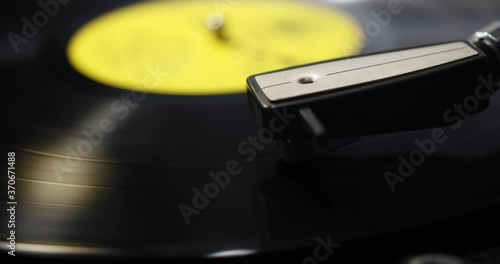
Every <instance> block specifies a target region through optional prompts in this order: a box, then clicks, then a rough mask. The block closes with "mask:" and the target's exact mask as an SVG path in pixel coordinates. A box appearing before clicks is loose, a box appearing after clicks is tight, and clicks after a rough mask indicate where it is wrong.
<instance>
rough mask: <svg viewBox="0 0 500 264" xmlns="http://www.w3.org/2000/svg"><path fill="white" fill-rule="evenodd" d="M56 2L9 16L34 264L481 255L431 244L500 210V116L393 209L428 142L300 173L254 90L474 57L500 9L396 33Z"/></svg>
mask: <svg viewBox="0 0 500 264" xmlns="http://www.w3.org/2000/svg"><path fill="white" fill-rule="evenodd" d="M48 2H50V3H53V5H52V6H51V7H47V8H52V9H45V7H42V6H40V5H36V4H32V3H27V2H26V3H25V1H22V2H19V5H14V4H9V5H11V6H9V8H10V9H11V10H12V12H11V15H12V16H10V17H8V18H7V17H4V16H3V15H2V20H3V21H8V22H7V23H10V24H9V25H8V26H6V28H5V29H4V30H5V32H6V33H5V35H6V36H8V34H9V33H14V34H16V35H17V36H19V37H21V38H23V39H26V40H27V42H26V43H25V42H24V41H22V40H20V39H14V40H13V39H12V36H13V35H10V36H11V37H10V38H9V37H7V38H4V39H3V40H2V42H1V45H2V52H1V53H0V58H2V62H1V63H0V75H1V76H2V80H3V82H4V90H3V91H4V95H5V96H4V103H3V104H2V106H1V107H2V113H3V118H4V120H7V122H6V126H5V128H4V134H5V135H4V138H3V140H2V147H1V149H2V151H3V152H2V153H4V154H5V157H6V160H5V164H6V166H7V155H8V153H10V152H15V167H16V180H15V199H10V196H9V195H8V193H7V192H5V191H2V192H1V193H0V197H1V200H2V202H3V203H4V204H6V202H9V201H13V200H15V201H16V202H17V204H16V205H15V206H16V217H15V219H16V222H15V224H16V225H15V226H16V227H15V231H16V250H17V251H16V253H17V255H18V256H21V257H23V256H24V257H33V258H39V257H48V258H50V259H61V258H62V259H63V260H68V259H71V260H75V259H79V258H82V257H89V258H92V259H93V258H96V259H100V260H103V259H105V260H109V261H116V260H118V259H122V258H129V257H131V258H146V259H151V260H165V259H179V258H180V259H182V260H187V259H189V260H197V261H203V260H207V259H214V258H215V259H218V258H221V257H225V258H227V259H226V260H228V261H241V260H242V258H243V257H245V258H246V259H245V260H248V261H257V259H259V257H264V258H270V257H277V258H280V259H284V260H290V261H295V262H302V261H304V260H305V259H306V258H308V257H310V256H313V254H314V253H313V252H314V249H315V248H316V247H317V245H318V243H319V242H318V241H319V240H321V239H322V241H323V240H324V241H327V240H328V241H333V242H334V243H335V245H336V246H337V247H336V248H335V253H333V254H331V255H332V258H331V259H329V260H333V259H339V260H341V261H346V262H349V261H352V260H353V259H354V260H372V257H373V258H375V256H373V255H369V254H355V253H354V252H356V251H357V250H361V251H363V252H368V253H373V254H375V253H374V252H382V253H381V255H384V256H385V257H380V258H381V259H383V260H387V261H394V262H395V261H398V260H399V259H400V258H401V257H403V256H405V255H406V254H407V252H409V251H412V250H413V251H418V250H421V249H428V248H430V249H432V248H433V247H435V246H436V245H439V243H450V245H451V244H453V245H456V244H459V243H461V242H463V240H464V239H467V238H469V239H472V238H473V237H474V235H476V234H475V233H473V232H472V231H467V232H466V231H464V233H463V237H462V238H461V239H457V238H456V237H450V236H448V235H449V234H448V233H446V232H448V230H452V231H456V230H457V229H458V228H459V227H457V226H460V224H455V225H447V228H448V229H446V231H442V232H443V233H442V234H440V235H439V236H437V237H436V239H435V242H434V243H427V242H422V241H424V238H422V237H425V236H427V235H430V233H432V232H437V231H436V230H444V229H442V226H439V224H440V223H443V222H444V221H451V220H453V219H457V218H458V217H463V216H464V215H468V214H470V213H473V212H478V211H479V210H480V209H484V208H495V207H494V206H496V205H497V202H498V199H499V198H500V197H499V192H498V188H496V186H498V184H499V179H498V177H497V176H496V175H497V172H498V170H499V169H500V168H498V164H497V162H496V157H498V146H499V144H500V141H499V140H498V137H497V136H496V135H497V134H498V133H497V132H498V127H497V126H496V125H495V123H497V122H498V121H496V119H497V118H496V115H497V112H498V111H497V108H498V105H499V102H498V100H497V99H498V98H493V99H492V102H491V103H492V106H491V107H490V108H489V109H488V110H487V111H485V112H484V113H482V114H480V115H478V116H477V117H474V118H471V120H467V121H464V127H463V128H462V129H460V131H458V132H456V133H455V134H450V138H451V140H450V141H449V142H447V144H446V145H444V146H440V148H439V149H437V150H436V152H437V154H436V155H433V156H432V157H430V158H429V161H428V162H426V163H425V164H424V165H423V166H421V167H418V168H417V169H416V171H415V173H414V174H412V176H411V177H409V178H408V179H407V181H405V182H404V183H402V184H401V185H398V189H397V190H396V192H394V193H392V192H391V190H390V189H389V188H388V186H387V182H386V179H385V178H384V173H385V172H386V171H394V170H397V169H398V166H399V165H400V159H399V156H400V155H403V156H404V157H406V156H408V155H409V153H411V151H412V150H413V149H414V148H415V146H414V143H413V142H414V140H415V138H419V139H422V138H424V137H425V136H426V135H428V133H429V131H428V130H423V131H413V132H405V133H397V134H390V135H377V136H372V137H365V138H362V139H361V140H360V141H359V142H357V143H355V144H351V145H349V146H346V147H344V148H341V149H339V150H337V151H335V152H332V153H330V154H328V155H325V156H322V157H319V158H318V159H314V160H312V161H308V162H304V163H300V164H287V163H285V162H283V161H282V160H281V154H280V152H279V150H278V147H277V146H276V145H275V143H274V142H271V141H270V140H269V139H268V138H267V137H266V135H264V134H263V132H262V131H259V130H258V129H257V128H256V126H255V124H254V121H253V118H252V116H251V114H250V111H249V110H248V106H247V98H246V94H245V84H244V81H245V80H244V78H245V76H247V75H250V74H253V73H257V72H261V71H267V70H273V69H277V68H281V67H287V66H293V65H296V64H303V63H308V62H314V61H318V60H325V59H330V58H335V57H341V56H347V55H355V54H357V53H359V52H361V53H367V52H373V51H380V50H388V49H393V48H401V47H406V46H415V45H420V44H428V43H434V42H442V41H448V40H455V39H463V38H465V37H466V36H468V35H470V34H471V33H472V32H474V31H475V30H476V29H477V28H480V27H481V26H483V25H484V24H486V23H488V22H489V21H491V20H493V19H495V18H496V17H495V16H496V15H497V14H498V11H499V10H500V5H499V4H498V3H497V2H495V1H486V0H484V1H480V3H471V2H470V1H453V2H451V1H404V0H401V1H400V5H399V7H398V10H400V11H399V13H397V14H392V15H391V13H388V11H387V10H389V9H388V8H389V7H388V6H389V2H392V1H352V2H346V1H315V2H305V1H266V2H264V1H196V2H193V1H106V2H102V1H80V2H76V1H75V2H73V1H71V2H70V1H67V2H65V4H62V3H63V2H64V1H52V2H51V1H48ZM56 7H57V11H55V10H56ZM47 10H49V11H51V12H53V13H54V14H53V15H51V14H50V13H49V12H48V11H47ZM212 11H213V12H212ZM2 12H4V11H2ZM37 12H45V13H46V14H47V15H46V18H47V23H46V25H43V26H37V25H36V23H39V24H40V25H42V24H43V23H41V22H43V21H38V20H37V19H42V18H43V17H42V18H37V15H36V14H37ZM384 14H389V17H387V16H384ZM18 17H19V18H18ZM23 17H26V19H27V21H28V22H30V21H31V22H30V23H33V27H34V28H35V31H36V33H34V32H30V33H33V34H32V35H33V36H30V37H27V36H25V34H24V33H26V32H24V31H26V29H25V27H27V26H26V20H23V19H22V18H23ZM39 17H40V16H39ZM32 19H35V20H32ZM11 21H12V22H11ZM33 21H35V22H33ZM36 21H38V22H36ZM4 23H5V22H4ZM162 23H164V24H162ZM148 25H150V27H148ZM23 30H24V31H23ZM28 31H29V29H28ZM162 32H165V34H164V35H162ZM13 41H14V42H13ZM16 41H21V42H16ZM13 43H14V44H13ZM16 51H17V52H16ZM242 78H243V79H242ZM284 122H286V120H284ZM7 170H8V169H7V167H5V171H7ZM7 180H8V179H7V178H6V179H3V180H2V183H1V185H2V186H4V187H5V188H4V187H2V189H4V190H6V189H7V187H6V186H7V183H8V181H7ZM9 206H10V205H9ZM7 208H9V207H7ZM3 211H4V213H2V214H1V215H0V222H1V226H2V227H1V228H0V233H2V236H4V235H5V237H7V236H8V235H9V232H10V229H9V230H8V229H7V225H6V224H4V223H7V222H8V221H9V217H10V215H9V214H8V213H5V212H6V210H3ZM460 219H462V218H460ZM466 219H467V220H464V221H468V222H467V223H476V222H475V221H477V219H476V218H474V217H470V218H466ZM460 223H465V222H460ZM427 227H429V229H426V228H427ZM431 227H432V228H431ZM488 227H491V226H488ZM484 228H485V229H486V227H484ZM479 229H480V228H479ZM422 230H424V231H422ZM429 230H432V231H429ZM490 230H492V229H490ZM452 231H449V232H450V233H453V232H452ZM415 237H417V238H418V239H422V241H417V240H418V239H416V240H415V241H416V242H415V244H413V245H412V243H411V241H412V239H411V238H415ZM6 241H7V242H6ZM402 241H403V242H402ZM425 241H428V240H425ZM2 243H3V244H5V245H4V246H2V248H3V249H2V250H3V251H5V252H2V254H4V253H5V254H7V251H8V250H9V249H8V247H7V246H8V243H9V241H8V240H4V241H3V242H2ZM394 244H399V245H400V247H391V246H393V245H394ZM427 246H428V247H427ZM436 247H437V246H436ZM437 248H439V247H437ZM5 254H4V255H5ZM237 257H242V258H237ZM378 260H380V259H378ZM386 263H390V262H386Z"/></svg>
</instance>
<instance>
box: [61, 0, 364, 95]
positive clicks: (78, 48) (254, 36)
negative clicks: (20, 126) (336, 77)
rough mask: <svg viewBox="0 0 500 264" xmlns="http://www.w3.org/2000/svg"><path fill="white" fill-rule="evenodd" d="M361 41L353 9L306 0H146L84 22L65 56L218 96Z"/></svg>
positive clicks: (147, 83)
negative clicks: (250, 80) (264, 74)
mask: <svg viewBox="0 0 500 264" xmlns="http://www.w3.org/2000/svg"><path fill="white" fill-rule="evenodd" d="M363 41H364V35H363V31H362V30H361V27H360V26H359V24H358V23H357V22H356V20H355V19H354V18H353V17H351V16H350V15H349V14H347V13H345V12H343V11H341V10H338V9H335V8H333V7H331V6H323V5H318V4H312V3H307V2H304V1H276V0H275V1H269V0H268V1H252V0H207V1H195V0H188V1H186V0H185V1H144V2H139V3H136V4H133V5H130V6H126V7H123V8H120V9H117V10H114V11H111V12H109V13H107V14H104V15H102V16H100V17H98V18H96V19H94V20H92V21H90V22H89V23H88V24H86V25H85V26H83V27H82V28H80V29H79V30H78V31H77V32H76V33H75V34H74V36H73V37H72V38H71V40H70V42H69V46H68V50H67V55H68V59H69V61H70V63H71V65H72V66H73V67H74V68H75V69H76V70H77V71H79V72H80V73H81V74H83V75H85V76H86V77H88V78H90V79H92V80H95V81H97V82H100V83H102V84H106V85H110V86H114V87H119V88H123V89H128V90H137V91H144V90H146V91H148V92H151V93H161V94H175V95H215V94H228V93H240V92H244V91H245V88H246V84H245V80H246V77H247V76H249V75H251V74H255V73H260V72H265V71H270V70H275V69H279V68H283V67H288V66H292V65H297V64H304V63H309V62H315V61H319V60H326V59H331V58H336V57H341V56H346V55H353V54H356V53H358V52H359V51H360V49H361V48H362V46H363Z"/></svg>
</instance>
